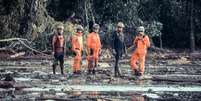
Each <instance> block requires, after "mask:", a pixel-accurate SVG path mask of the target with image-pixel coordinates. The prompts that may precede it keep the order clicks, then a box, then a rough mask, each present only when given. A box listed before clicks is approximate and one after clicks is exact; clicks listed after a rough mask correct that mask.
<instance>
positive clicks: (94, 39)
mask: <svg viewBox="0 0 201 101" xmlns="http://www.w3.org/2000/svg"><path fill="white" fill-rule="evenodd" d="M87 48H88V52H89V51H90V50H91V51H92V55H90V54H88V62H89V61H90V57H92V58H93V61H94V63H95V65H96V64H97V62H98V58H99V54H100V50H101V41H100V37H99V35H98V33H95V32H92V33H89V35H88V36H87Z"/></svg>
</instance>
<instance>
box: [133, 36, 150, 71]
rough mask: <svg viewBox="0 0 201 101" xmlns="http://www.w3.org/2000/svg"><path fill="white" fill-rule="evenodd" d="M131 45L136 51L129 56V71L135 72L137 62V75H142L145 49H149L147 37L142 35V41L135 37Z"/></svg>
mask: <svg viewBox="0 0 201 101" xmlns="http://www.w3.org/2000/svg"><path fill="white" fill-rule="evenodd" d="M133 44H134V45H135V46H136V50H135V51H134V52H133V54H132V56H131V61H130V65H131V69H132V70H133V71H135V70H137V64H136V63H137V61H138V60H139V73H141V74H142V75H143V74H144V66H145V57H146V54H147V48H148V47H150V41H149V37H148V36H146V35H144V36H143V38H142V39H140V37H139V36H136V38H135V40H134V42H133Z"/></svg>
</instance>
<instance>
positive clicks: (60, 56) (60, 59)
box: [53, 52, 64, 74]
mask: <svg viewBox="0 0 201 101" xmlns="http://www.w3.org/2000/svg"><path fill="white" fill-rule="evenodd" d="M58 62H59V65H60V69H61V74H64V70H63V69H64V53H63V52H61V53H55V54H54V62H53V74H56V67H57V65H58Z"/></svg>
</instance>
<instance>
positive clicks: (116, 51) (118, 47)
mask: <svg viewBox="0 0 201 101" xmlns="http://www.w3.org/2000/svg"><path fill="white" fill-rule="evenodd" d="M123 28H124V24H123V23H122V22H119V23H118V24H117V28H116V31H114V32H112V34H111V47H112V53H113V55H114V57H115V66H114V76H115V77H118V76H121V73H120V70H119V60H120V58H122V55H123V54H125V55H126V56H127V50H126V45H125V35H124V33H123Z"/></svg>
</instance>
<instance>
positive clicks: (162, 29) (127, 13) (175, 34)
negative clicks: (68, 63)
mask: <svg viewBox="0 0 201 101" xmlns="http://www.w3.org/2000/svg"><path fill="white" fill-rule="evenodd" d="M0 19H1V20H0V34H1V36H0V39H5V38H13V37H21V38H26V39H28V40H36V39H37V38H39V37H41V36H44V35H46V34H49V33H51V32H52V30H53V28H54V25H55V23H57V22H63V23H65V24H67V26H68V25H69V24H82V25H84V27H85V29H88V27H90V23H91V22H96V23H98V24H100V25H101V28H102V30H103V32H105V33H108V32H111V30H112V29H114V26H115V24H116V23H117V22H118V21H122V22H124V23H125V25H126V28H125V32H126V33H129V34H127V35H128V36H129V37H130V36H134V35H135V29H136V27H137V26H140V25H143V26H145V28H146V33H147V34H148V35H149V36H150V37H151V38H152V40H153V43H154V44H155V45H156V46H158V47H160V45H161V46H163V47H167V48H185V49H186V48H187V49H190V46H191V48H194V44H193V43H194V42H195V46H196V48H201V44H200V43H201V1H200V0H0ZM68 28H69V27H68ZM68 30H69V29H67V31H68ZM71 33H72V32H71ZM1 45H3V44H1ZM4 45H6V44H4Z"/></svg>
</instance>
